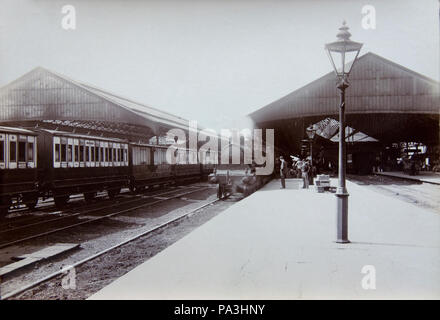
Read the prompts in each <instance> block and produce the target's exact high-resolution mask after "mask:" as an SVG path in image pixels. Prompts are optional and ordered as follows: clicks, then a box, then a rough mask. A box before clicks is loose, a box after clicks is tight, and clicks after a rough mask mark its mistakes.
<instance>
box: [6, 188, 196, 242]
mask: <svg viewBox="0 0 440 320" xmlns="http://www.w3.org/2000/svg"><path fill="white" fill-rule="evenodd" d="M189 187H190V188H197V186H194V187H191V186H189ZM175 191H177V190H170V191H167V192H163V193H159V194H156V195H147V196H142V198H154V197H159V196H162V195H165V194H168V193H171V192H175ZM130 200H133V202H135V201H141V200H142V199H139V198H136V197H134V198H133V199H129V200H127V201H125V202H122V203H113V204H110V205H106V206H104V207H100V208H93V209H87V210H85V211H81V212H76V213H72V214H69V215H65V216H62V217H56V218H52V219H48V220H43V221H38V222H34V223H29V224H25V225H22V226H18V227H14V228H9V229H6V230H1V231H0V233H6V232H11V231H15V230H20V229H25V228H28V227H32V226H36V225H39V224H45V223H48V222H53V221H57V220H63V219H68V218H72V217H76V216H79V215H82V214H86V213H90V212H93V211H97V210H103V209H108V208H112V207H114V206H115V204H121V205H122V204H128V203H129V202H130ZM86 207H87V205H86ZM72 211H73V210H72ZM1 246H2V245H1V244H0V248H2V247H1Z"/></svg>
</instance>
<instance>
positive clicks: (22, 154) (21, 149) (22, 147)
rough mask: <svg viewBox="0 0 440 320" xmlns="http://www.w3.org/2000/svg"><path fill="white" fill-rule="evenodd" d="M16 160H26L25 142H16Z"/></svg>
mask: <svg viewBox="0 0 440 320" xmlns="http://www.w3.org/2000/svg"><path fill="white" fill-rule="evenodd" d="M18 161H19V162H26V142H23V141H20V142H19V143H18Z"/></svg>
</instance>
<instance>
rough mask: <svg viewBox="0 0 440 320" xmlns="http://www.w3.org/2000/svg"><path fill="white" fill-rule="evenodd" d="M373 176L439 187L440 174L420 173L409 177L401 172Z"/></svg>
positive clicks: (381, 173)
mask: <svg viewBox="0 0 440 320" xmlns="http://www.w3.org/2000/svg"><path fill="white" fill-rule="evenodd" d="M375 174H377V175H380V176H388V177H394V178H400V179H405V180H412V181H417V182H425V183H432V184H438V185H440V173H437V172H429V171H428V172H427V171H420V172H419V174H417V175H414V176H411V175H409V174H407V173H404V172H402V171H389V172H375Z"/></svg>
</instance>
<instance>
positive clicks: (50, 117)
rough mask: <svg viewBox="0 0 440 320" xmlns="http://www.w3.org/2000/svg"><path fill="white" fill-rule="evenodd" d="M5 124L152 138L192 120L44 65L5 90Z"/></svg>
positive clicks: (1, 118)
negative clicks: (73, 78) (59, 72)
mask: <svg viewBox="0 0 440 320" xmlns="http://www.w3.org/2000/svg"><path fill="white" fill-rule="evenodd" d="M0 123H1V124H2V125H7V126H18V127H35V126H40V127H44V128H49V129H60V130H68V131H75V132H85V133H87V132H89V133H92V134H101V135H111V136H119V137H125V138H127V137H128V138H130V139H132V140H149V139H150V138H151V137H154V136H158V137H159V136H162V135H164V134H166V132H167V131H168V130H169V129H172V128H178V129H182V130H184V131H188V125H189V121H188V120H185V119H183V118H180V117H178V116H175V115H173V114H170V113H167V112H164V111H161V110H158V109H156V108H152V107H150V106H147V105H144V104H141V103H138V102H134V101H132V100H130V99H127V98H124V97H121V96H118V95H116V94H113V93H110V92H107V91H104V90H102V89H99V88H96V87H94V86H91V85H89V84H85V83H82V82H79V81H75V80H72V79H69V78H67V77H65V76H63V75H60V74H57V73H55V72H52V71H49V70H47V69H44V68H41V67H38V68H35V69H33V70H32V71H30V72H28V73H26V74H25V75H23V76H22V77H20V78H18V79H17V80H15V81H13V82H11V83H10V84H8V85H6V86H4V87H2V88H0Z"/></svg>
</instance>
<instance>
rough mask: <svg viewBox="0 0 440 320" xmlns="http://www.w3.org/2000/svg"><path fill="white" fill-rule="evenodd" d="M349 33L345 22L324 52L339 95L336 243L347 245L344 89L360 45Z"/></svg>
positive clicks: (347, 84)
mask: <svg viewBox="0 0 440 320" xmlns="http://www.w3.org/2000/svg"><path fill="white" fill-rule="evenodd" d="M350 36H351V34H350V32H348V27H347V26H346V23H345V21H344V22H343V24H342V27H340V28H339V32H338V34H337V35H336V37H337V38H338V39H337V40H336V41H335V42H331V43H327V44H326V45H325V50H326V52H327V54H328V56H329V59H330V62H331V63H332V66H333V68H334V70H335V74H336V76H337V79H338V84H337V88H338V89H339V91H340V94H341V103H340V106H339V161H338V164H339V168H338V178H339V182H338V188H337V189H336V199H337V239H336V242H337V243H349V242H350V241H349V240H348V192H347V188H346V183H345V170H346V162H347V159H346V152H345V89H346V88H348V86H349V83H348V76H349V74H350V71H351V69H352V67H353V65H354V63H355V62H356V59H357V57H358V55H359V52H360V51H361V48H362V43H359V42H354V41H351V40H350Z"/></svg>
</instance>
